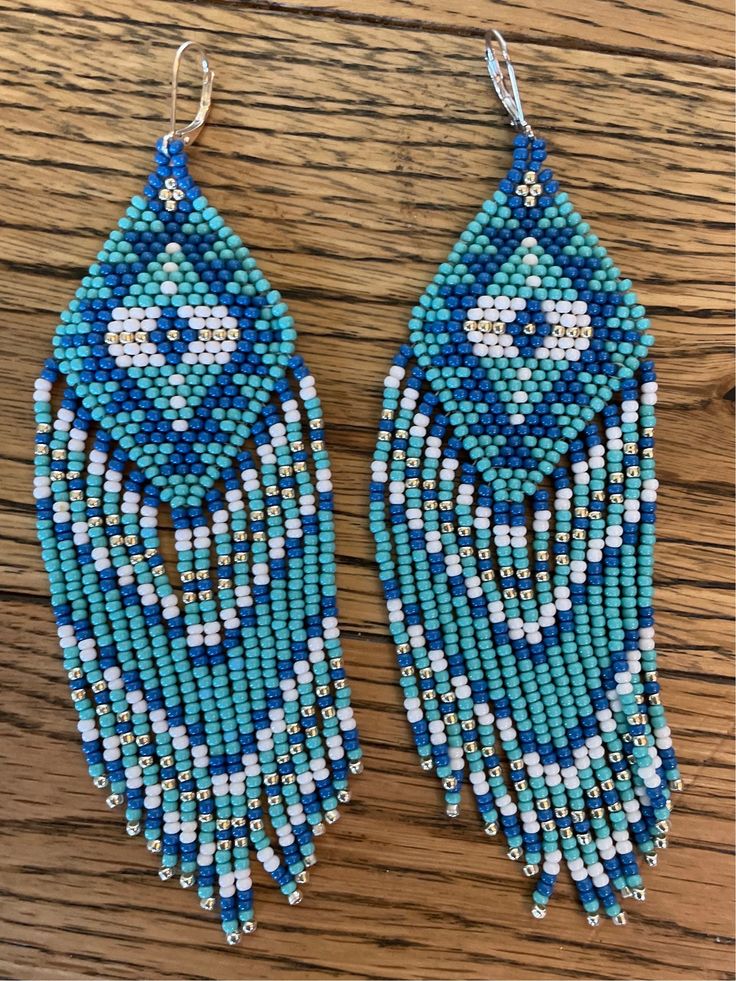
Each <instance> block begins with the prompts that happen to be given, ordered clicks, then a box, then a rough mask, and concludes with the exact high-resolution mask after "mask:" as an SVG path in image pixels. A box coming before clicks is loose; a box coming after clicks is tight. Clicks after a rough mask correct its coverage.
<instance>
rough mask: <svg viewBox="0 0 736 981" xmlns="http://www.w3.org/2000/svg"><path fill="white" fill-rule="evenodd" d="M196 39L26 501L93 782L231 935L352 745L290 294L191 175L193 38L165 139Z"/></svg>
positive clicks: (328, 522) (328, 497) (59, 373)
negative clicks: (180, 107)
mask: <svg viewBox="0 0 736 981" xmlns="http://www.w3.org/2000/svg"><path fill="white" fill-rule="evenodd" d="M192 47H196V46H193V45H191V43H185V44H183V45H182V46H181V47H180V48H179V50H178V51H177V53H176V57H175V60H174V70H173V87H172V100H171V101H172V105H171V126H170V131H169V132H168V133H167V134H166V136H164V137H163V139H161V140H160V141H159V142H158V143H157V147H156V155H155V164H156V167H155V170H154V172H153V173H152V174H151V175H150V177H149V178H148V181H147V183H146V185H145V188H144V190H143V193H142V195H140V196H136V197H134V198H133V199H132V201H131V203H130V206H129V207H128V208H127V210H126V212H125V215H124V216H123V218H121V220H120V221H119V223H118V226H117V228H116V229H115V230H114V231H112V232H111V233H110V236H109V238H108V240H107V242H106V243H105V245H104V247H103V248H102V251H101V252H100V253H99V254H98V256H97V259H96V260H95V262H94V263H93V264H92V265H91V266H90V269H89V272H88V273H87V275H86V276H85V277H84V278H83V280H82V283H81V286H80V287H79V289H78V290H77V292H76V294H75V298H74V299H73V300H72V301H71V303H70V304H69V306H68V308H67V309H66V311H65V312H64V313H63V314H62V315H61V323H60V326H59V327H58V329H57V331H56V335H55V338H54V354H53V357H52V358H51V359H50V360H48V361H47V362H46V363H45V365H44V368H43V371H42V372H41V376H40V378H39V379H38V381H37V382H36V386H35V412H36V420H37V435H36V450H35V473H36V476H35V491H34V494H35V498H36V504H37V516H38V535H39V539H40V542H41V547H42V553H43V558H44V561H45V564H46V568H47V571H48V575H49V581H50V587H51V601H52V605H53V610H54V614H55V617H56V622H57V625H58V633H59V638H60V642H61V648H62V653H63V664H64V670H65V671H66V672H67V675H68V679H69V687H70V689H71V698H72V702H73V704H74V707H75V708H76V710H77V713H78V716H79V721H78V725H77V728H78V729H79V731H80V733H81V736H82V747H83V750H84V754H85V756H86V759H87V764H88V767H89V772H90V774H91V776H92V779H93V781H94V784H95V786H96V787H99V788H107V793H108V795H109V796H108V797H107V803H108V805H109V806H110V807H117V806H118V805H124V807H125V816H126V820H127V832H128V834H129V835H138V834H139V833H140V832H142V833H143V836H144V838H145V839H146V841H147V844H148V849H149V851H151V852H153V853H156V854H159V855H160V856H161V869H160V872H159V875H160V876H161V878H162V879H169V878H171V877H172V876H173V875H174V874H175V872H176V871H178V873H179V875H180V879H179V882H180V884H181V885H182V886H183V887H196V888H197V890H198V893H199V897H200V902H201V905H202V906H203V907H204V908H205V909H210V910H211V909H214V908H215V907H216V906H219V911H220V916H221V920H222V926H223V929H224V931H225V933H226V934H227V940H228V942H229V943H237V942H238V940H239V938H240V935H241V932H242V933H250V932H252V931H253V930H254V929H255V920H254V915H253V896H252V880H251V871H250V861H251V854H255V857H256V858H257V859H258V861H259V862H260V863H261V864H262V865H263V867H264V868H265V870H266V871H267V872H268V873H270V875H271V876H272V877H273V879H274V880H275V882H276V883H277V885H278V886H279V888H280V890H281V892H282V893H283V894H284V895H285V896H286V897H287V898H288V901H289V903H291V904H294V903H298V902H299V900H300V899H301V894H300V892H299V888H298V886H299V885H300V884H301V883H304V882H306V881H307V877H308V873H307V869H308V868H309V867H310V866H312V865H313V864H314V862H315V858H314V844H313V839H314V837H315V836H317V835H320V834H322V833H323V831H324V826H325V824H330V823H332V822H334V821H336V820H337V818H338V804H339V803H344V802H347V801H348V800H349V799H350V797H349V793H348V789H347V785H348V776H349V774H350V773H358V772H360V769H361V762H360V757H361V751H360V748H359V746H358V737H357V731H356V727H355V722H354V719H353V712H352V709H351V707H350V689H349V688H348V684H347V681H346V679H345V672H344V669H343V660H342V654H341V648H340V636H339V630H338V623H337V609H336V605H335V549H334V534H333V517H332V511H333V501H332V485H331V475H330V468H329V462H328V458H327V453H326V450H325V446H324V426H323V422H322V416H321V411H320V403H319V400H318V398H317V393H316V391H315V386H314V379H313V378H312V376H311V375H310V374H309V371H308V370H307V368H306V366H305V364H304V362H303V361H302V359H301V358H300V357H298V356H297V355H295V354H294V341H295V337H296V334H295V330H294V323H293V320H292V318H291V317H290V316H289V314H288V310H287V307H286V304H285V303H284V301H283V300H282V299H281V296H280V295H279V293H278V292H277V291H276V290H274V289H272V288H271V286H270V285H269V283H268V281H267V280H266V278H265V277H264V276H263V274H262V273H261V271H260V270H259V269H258V266H257V265H256V262H255V260H254V259H253V258H252V257H251V255H250V253H249V251H248V250H247V249H246V248H245V247H244V246H243V244H242V242H241V241H240V239H239V238H238V237H237V236H236V235H235V234H234V233H233V232H232V231H231V230H230V229H229V228H228V227H227V225H226V224H225V222H224V220H223V219H222V218H221V217H220V215H219V214H218V213H217V211H216V210H215V208H214V207H213V206H212V205H210V204H209V203H208V201H207V199H206V198H205V197H203V196H202V194H201V192H200V190H199V188H198V187H197V186H196V184H195V183H194V181H193V180H192V178H191V177H190V176H189V170H188V162H187V153H186V150H187V147H188V146H189V145H191V144H192V143H193V141H194V139H195V137H196V136H197V134H198V133H199V131H200V130H201V128H202V126H203V125H204V123H205V119H206V117H207V113H208V110H209V105H210V98H211V91H212V82H213V77H214V76H213V72H212V71H211V70H210V67H209V64H208V61H207V57H206V56H205V54H204V52H202V51H201V49H200V52H199V56H200V64H201V70H202V93H201V100H200V107H199V111H198V113H197V115H196V117H195V119H194V120H193V121H192V122H191V123H189V124H188V125H187V126H185V127H183V128H177V125H176V91H177V78H178V70H179V64H180V60H181V57H182V55H183V54H184V52H185V51H186V50H187V49H188V48H192ZM57 383H58V384H59V385H61V386H62V393H61V394H60V407H59V408H58V410H56V409H55V408H53V402H54V392H55V386H56V385H57ZM167 525H173V542H172V544H173V548H170V547H169V548H168V549H167V548H166V547H165V546H166V545H167V544H168V543H167V541H166V537H167V536H165V535H163V534H162V533H161V532H162V530H163V528H165V527H167ZM167 551H168V557H167V556H166V553H167Z"/></svg>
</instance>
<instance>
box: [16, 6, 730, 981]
mask: <svg viewBox="0 0 736 981" xmlns="http://www.w3.org/2000/svg"><path fill="white" fill-rule="evenodd" d="M34 8H35V9H34ZM729 8H730V4H728V3H727V2H726V0H704V2H703V3H700V4H697V5H695V4H692V3H688V2H687V0H660V2H659V3H657V4H637V3H635V2H634V0H617V2H613V0H586V2H585V3H577V4H576V3H571V2H569V0H552V2H550V3H545V4H536V3H532V2H530V0H518V2H516V3H514V4H500V3H499V4H491V3H488V2H474V3H473V2H470V0H446V2H444V3H442V2H439V0H304V2H300V0H293V2H292V0H282V2H275V0H274V2H272V0H257V2H254V3H245V2H217V0H206V2H199V3H184V2H181V3H171V2H169V3H166V2H161V0H141V2H139V3H135V4H132V3H129V4H124V3H117V4H115V3H103V2H101V0H79V2H73V0H49V2H47V3H46V4H43V5H40V4H30V5H29V4H25V5H22V4H19V3H17V2H12V0H0V10H1V11H2V18H1V20H0V24H1V32H0V72H1V73H2V83H3V84H2V87H1V88H0V98H1V99H2V103H3V124H2V137H1V139H0V153H1V154H2V156H3V157H4V158H5V160H4V167H3V185H4V188H3V190H4V193H3V208H4V215H3V218H4V219H5V221H4V227H3V229H2V241H3V246H2V252H0V255H1V256H2V260H1V265H2V269H3V283H2V287H3V288H2V295H3V302H2V313H1V316H2V319H3V328H2V335H1V336H2V338H3V342H4V350H3V354H4V358H3V364H2V386H3V392H4V395H5V410H4V412H3V414H2V421H1V422H0V425H1V427H2V430H1V436H2V457H3V491H2V500H1V501H0V507H1V516H2V536H3V541H2V580H1V582H0V587H1V588H2V593H3V595H2V599H3V601H4V606H3V616H2V624H1V626H0V630H1V631H2V634H1V647H2V650H1V651H0V657H2V662H3V663H2V689H1V691H2V693H1V695H0V698H1V699H2V716H1V717H0V719H1V721H0V725H2V738H3V754H2V755H3V781H2V788H3V796H2V819H3V824H2V833H3V834H2V837H3V844H2V856H3V857H2V865H3V866H4V868H3V871H2V875H1V877H0V879H1V884H0V890H1V893H0V894H1V895H2V909H1V911H0V941H1V943H2V950H1V952H0V972H2V974H3V976H7V977H23V978H62V977H63V978H73V977H95V976H100V975H102V976H111V977H119V978H140V977H146V978H167V977H187V978H200V977H201V978H204V977H210V978H233V977H237V978H249V979H256V978H296V977H299V978H324V977H340V978H460V977H462V978H539V977H545V978H551V977H554V978H589V977H605V978H633V977H637V978H716V977H717V978H729V977H732V976H733V974H732V968H733V946H732V944H733V936H732V934H733V906H732V894H733V862H732V857H731V856H732V822H731V815H732V789H733V788H732V769H731V729H732V717H733V712H732V709H733V706H732V671H733V669H732V661H731V654H730V636H731V630H730V626H729V620H730V614H731V610H732V602H731V593H730V580H731V567H732V551H731V533H730V521H731V507H730V499H731V494H730V485H729V476H730V455H731V454H730V446H731V416H732V412H731V410H732V404H731V400H732V389H731V388H730V386H731V383H732V379H731V374H732V373H731V366H730V359H729V353H730V350H731V340H730V329H729V327H730V320H731V313H730V310H731V306H732V289H731V251H732V232H731V213H730V210H729V204H730V197H731V135H730V134H731V114H732V109H733V106H732V99H731V94H730V90H731V85H732V74H731V57H730V55H731V46H732V45H731V42H732V20H731V17H730V16H729ZM491 25H495V26H497V27H499V28H500V29H502V30H503V31H505V32H506V36H507V38H508V40H509V41H510V42H511V43H512V46H513V56H514V58H515V63H516V65H517V68H518V71H519V76H520V84H521V87H522V92H523V97H524V100H525V106H526V109H527V113H528V116H529V118H530V119H532V120H533V121H534V123H535V125H536V127H537V129H538V131H539V132H540V133H543V134H545V135H546V136H548V137H549V141H550V143H551V149H552V165H553V166H554V167H555V168H556V171H557V176H558V178H559V179H560V180H561V181H562V184H563V187H565V188H566V189H567V190H568V191H569V192H570V193H571V195H572V197H573V199H574V201H575V203H576V206H577V208H578V209H579V210H580V211H581V212H582V214H583V215H584V216H585V218H586V219H587V220H589V221H590V222H591V223H592V225H593V228H594V230H595V231H597V232H598V234H600V235H601V237H602V239H603V241H604V242H605V243H606V244H607V245H609V246H610V248H611V252H612V254H613V256H614V257H615V259H616V261H617V262H618V263H619V264H620V265H621V267H622V268H623V269H624V270H627V271H629V272H631V273H632V275H633V277H634V279H635V281H636V283H637V286H638V290H639V293H640V296H641V298H642V300H643V302H644V303H646V304H647V306H648V307H649V310H650V312H651V314H652V317H653V320H654V323H655V325H656V333H657V342H658V343H657V354H658V358H659V371H660V375H661V394H662V405H661V411H659V412H658V418H659V422H660V429H659V431H658V453H659V471H660V474H661V479H662V485H663V494H662V504H661V524H660V544H659V548H658V566H657V569H658V583H659V592H658V606H659V643H660V648H661V652H662V658H661V667H662V674H663V676H664V688H665V696H666V701H667V704H668V705H669V711H670V717H671V723H672V726H673V729H674V730H675V732H676V734H677V742H678V746H679V751H680V754H681V757H682V761H683V764H684V779H685V787H686V789H685V793H684V795H682V796H681V797H680V798H679V799H678V802H677V810H676V814H675V823H674V832H673V836H672V842H671V845H672V847H671V848H670V850H669V851H667V852H666V853H663V856H662V861H661V862H660V868H659V869H658V870H649V871H648V873H647V876H646V879H647V886H648V893H649V896H648V899H647V902H646V903H645V904H643V905H639V904H634V907H633V908H632V910H631V916H630V921H631V922H630V925H629V926H628V928H626V929H616V928H614V927H613V926H612V925H611V924H610V923H606V924H604V925H602V926H601V927H600V928H599V929H598V930H597V931H592V930H591V929H590V928H589V927H588V926H587V925H586V923H585V919H584V917H583V916H582V915H581V913H580V911H579V909H578V908H577V904H576V902H575V901H574V900H573V897H572V894H571V890H570V888H569V887H568V886H567V885H566V884H565V885H563V886H562V887H561V888H560V890H559V895H558V896H557V900H556V902H555V904H554V906H553V908H552V910H551V911H550V914H549V915H548V917H547V919H546V920H545V921H543V922H537V921H535V920H533V919H532V918H531V917H530V915H529V906H530V901H529V888H528V883H527V882H526V880H524V879H523V878H522V877H521V874H520V870H519V868H518V866H516V865H513V864H512V863H510V862H509V861H508V860H507V859H506V858H505V857H503V855H502V847H501V845H500V844H499V843H496V842H491V841H489V840H488V839H486V838H485V836H484V835H483V834H482V833H481V831H480V829H479V826H478V823H477V820H476V818H475V816H474V814H473V813H472V812H471V809H470V808H467V810H466V812H465V813H463V815H462V816H461V817H460V818H459V819H458V820H456V821H455V822H454V823H451V822H449V821H447V820H446V819H445V818H444V816H443V813H442V809H441V804H440V798H439V794H438V791H437V788H436V785H435V783H434V782H433V781H432V780H431V779H430V778H429V777H428V776H426V775H425V774H422V773H420V771H419V768H418V766H417V760H416V757H415V753H414V750H413V749H412V747H411V745H410V735H409V732H408V729H407V726H406V722H405V719H404V716H403V712H402V709H401V706H400V700H399V689H398V686H397V684H396V670H395V667H394V655H393V651H392V649H391V645H390V644H389V642H388V639H387V631H386V626H385V617H384V609H383V606H382V602H381V599H380V597H379V591H378V587H377V581H376V576H375V574H374V569H373V565H372V561H371V556H372V543H371V541H370V539H369V535H368V530H367V527H366V511H367V471H368V463H369V459H370V456H371V452H372V447H373V442H374V432H375V423H376V420H377V418H378V409H379V401H380V386H381V380H382V378H383V374H384V371H385V369H386V367H387V365H388V362H389V360H390V358H391V356H392V354H393V352H394V350H395V348H396V347H397V345H398V344H399V343H401V342H402V341H403V340H404V338H405V336H406V321H407V317H408V314H409V310H410V307H411V305H412V304H413V303H414V302H415V301H416V299H417V297H418V296H419V294H420V292H421V290H422V289H423V287H424V285H425V283H426V282H427V281H428V279H429V277H430V276H431V275H432V273H433V271H434V269H435V267H436V265H437V263H438V262H439V261H441V260H442V259H443V258H444V257H445V255H446V253H447V251H448V247H449V245H450V243H451V242H452V241H453V240H454V238H455V236H456V234H457V232H458V231H459V230H460V229H461V228H462V227H463V226H464V224H465V222H466V221H467V220H468V218H469V217H470V216H472V215H473V214H474V213H475V210H476V208H477V206H478V203H479V202H480V201H481V200H482V199H483V198H484V197H486V196H488V195H489V193H491V192H492V190H493V188H494V185H495V182H496V181H497V179H498V178H499V177H500V175H501V174H502V173H503V172H504V170H505V169H506V167H507V166H508V160H509V146H510V142H511V133H510V130H509V129H508V127H507V126H506V124H505V117H504V115H503V113H502V110H501V108H500V106H499V105H498V103H497V102H496V100H495V98H494V96H493V93H492V90H491V88H490V85H489V82H488V78H487V76H486V74H485V68H484V65H483V60H482V50H483V48H482V41H481V37H482V34H483V32H484V30H485V29H486V28H487V27H488V26H491ZM184 38H190V39H194V40H198V41H201V42H203V43H204V44H205V45H206V46H207V48H208V50H209V52H210V54H211V57H212V61H213V64H214V66H215V68H216V71H217V80H216V85H215V100H214V109H213V112H212V115H211V120H210V123H209V125H208V127H207V128H206V130H205V131H204V134H203V136H202V137H201V139H200V141H199V143H198V144H197V146H196V148H195V149H194V151H193V152H192V164H193V170H194V172H195V175H196V177H197V179H198V181H199V183H200V184H201V186H202V187H203V188H204V189H205V191H206V192H207V194H208V195H210V197H211V199H212V200H213V201H214V202H215V203H216V205H217V207H218V208H219V209H220V211H221V213H222V214H223V215H224V216H225V217H226V218H227V219H228V220H229V221H230V223H231V224H232V225H233V226H234V227H235V228H236V229H237V230H238V231H239V232H240V234H241V235H242V236H243V238H244V239H245V240H246V241H247V242H248V243H249V244H250V245H252V246H253V248H254V250H255V251H256V253H257V255H258V256H259V258H260V259H261V260H262V263H263V266H264V267H265V270H266V272H267V274H268V275H269V276H270V277H271V278H272V280H273V282H274V283H275V284H277V286H278V287H279V288H280V289H281V290H282V291H283V293H284V294H285V296H286V297H287V299H288V301H289V303H290V305H291V307H292V310H293V312H294V314H295V316H296V319H297V323H298V325H299V328H300V336H299V349H300V351H301V352H302V353H303V354H304V355H305V356H306V358H307V360H308V362H309V364H310V365H311V367H312V369H313V371H314V374H315V376H316V377H317V381H318V385H319V390H320V393H321V395H322V398H323V401H324V405H325V415H326V418H327V420H328V424H329V425H328V430H329V433H328V436H329V447H330V449H331V451H332V458H333V470H334V473H335V475H336V481H337V487H336V500H337V509H338V521H337V531H338V551H339V557H340V572H339V576H340V588H341V606H342V615H343V623H344V628H345V647H346V656H347V660H348V663H349V671H350V675H351V677H352V681H353V690H354V699H355V706H356V710H357V713H358V715H359V721H360V724H361V728H362V733H363V745H364V747H365V753H366V773H365V775H364V776H363V777H362V778H360V779H359V780H356V781H355V784H354V791H355V800H354V803H353V804H352V805H351V806H350V808H349V809H347V811H346V813H345V815H344V817H343V820H342V821H341V822H340V824H339V825H337V826H336V827H335V828H334V829H332V830H331V833H330V834H329V835H328V836H327V837H326V838H325V839H322V842H321V847H320V849H319V855H320V858H321V862H320V864H319V865H318V866H317V868H316V869H315V874H314V875H313V879H312V883H311V884H310V885H309V887H308V889H307V895H306V899H305V902H304V903H303V904H302V905H301V906H300V907H298V908H296V909H291V908H289V907H288V906H287V905H286V904H285V903H284V902H283V900H281V899H280V897H279V896H278V894H276V893H275V892H274V890H272V889H270V888H267V887H265V883H260V882H259V886H260V885H263V886H264V888H259V889H258V914H259V921H260V928H259V931H258V932H257V933H256V934H255V935H254V936H253V937H252V938H248V940H247V942H244V943H243V944H242V945H241V946H240V947H239V948H234V949H230V948H228V947H227V946H225V945H224V944H223V942H222V939H221V935H220V932H219V928H218V927H217V926H216V925H215V924H214V923H213V922H211V919H210V918H209V917H208V916H207V915H205V914H203V913H202V912H201V911H200V910H199V909H198V907H197V903H196V900H195V897H194V896H192V895H191V894H190V893H185V892H182V891H181V890H180V889H178V888H176V887H175V886H174V885H172V884H168V885H164V884H162V883H161V882H159V880H158V878H157V877H156V875H155V872H154V871H153V864H154V863H153V861H152V860H151V857H150V856H149V855H148V854H147V853H146V851H145V849H143V848H142V846H141V844H140V842H139V841H130V840H128V839H127V838H126V837H125V835H124V833H123V830H122V827H121V819H120V818H119V817H118V815H117V814H113V813H110V812H108V811H107V809H106V808H105V807H104V804H103V801H102V800H101V798H100V797H99V796H98V793H97V792H96V791H94V790H93V789H92V787H91V786H90V784H89V780H88V779H87V778H86V774H85V769H84V766H83V760H82V755H81V753H80V751H79V749H78V745H77V735H76V732H75V731H74V723H73V711H72V708H71V707H70V704H69V703H68V697H67V693H66V687H65V683H64V680H63V677H62V672H61V670H60V666H59V658H58V652H57V644H56V640H55V632H54V628H53V625H52V619H51V615H50V613H49V608H48V605H47V597H46V581H45V577H44V574H43V570H42V568H41V565H40V560H39V554H38V551H37V548H36V543H35V536H34V519H33V509H32V506H31V502H30V500H29V483H30V477H31V467H30V463H29V461H30V459H31V443H32V438H33V437H32V423H31V413H30V390H31V387H32V382H33V379H34V377H35V375H36V372H37V369H38V366H39V364H40V362H41V359H42V358H43V357H45V356H46V354H47V353H48V352H49V349H50V339H51V335H52V333H53V330H54V327H55V325H56V322H57V314H58V311H59V310H60V309H62V308H63V307H64V306H65V305H66V303H67V301H68V298H69V297H70V295H71V293H72V291H73V290H74V289H75V288H76V285H77V282H78V280H79V279H80V277H81V275H82V274H83V272H84V270H85V269H86V267H87V265H88V264H89V262H90V261H91V259H92V257H93V256H94V254H95V253H96V251H97V249H98V248H99V244H100V243H101V241H102V239H103V237H104V235H105V233H106V232H107V231H108V230H109V229H110V228H111V227H112V226H113V225H114V224H115V222H116V221H117V219H118V217H119V215H120V214H121V213H122V210H123V207H124V205H125V202H126V201H127V200H128V199H129V197H130V196H131V195H132V194H134V193H137V192H138V191H139V190H140V188H141V187H142V182H143V179H144V176H145V175H146V174H147V173H148V168H149V164H150V160H151V145H152V142H153V140H154V139H155V138H157V137H158V136H159V135H161V133H162V132H163V131H164V129H165V121H166V118H167V114H168V79H169V72H170V63H171V57H172V55H173V51H174V48H175V46H176V44H178V42H179V41H180V40H181V39H184ZM189 77H190V78H191V77H193V76H192V75H190V76H189ZM187 95H189V92H187ZM185 102H187V100H186V99H185ZM192 105H193V102H192V101H191V99H190V100H189V101H188V102H187V105H186V111H188V110H189V108H190V107H191V106H192ZM184 111H185V110H184V108H182V112H184Z"/></svg>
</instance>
